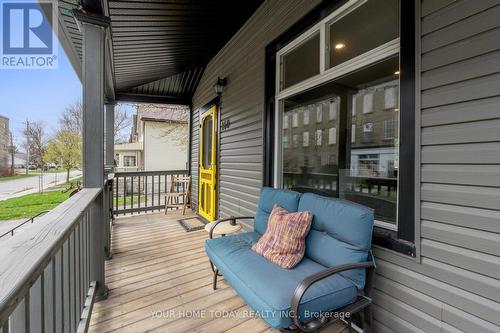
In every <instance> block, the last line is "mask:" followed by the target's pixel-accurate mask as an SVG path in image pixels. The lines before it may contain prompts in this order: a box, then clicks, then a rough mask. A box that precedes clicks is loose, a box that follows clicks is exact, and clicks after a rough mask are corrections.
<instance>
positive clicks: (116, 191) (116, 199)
mask: <svg viewBox="0 0 500 333" xmlns="http://www.w3.org/2000/svg"><path fill="white" fill-rule="evenodd" d="M119 182H120V178H119V177H115V180H114V183H115V184H113V185H114V187H115V207H113V208H114V209H113V213H114V212H115V211H117V210H118V183H119Z"/></svg>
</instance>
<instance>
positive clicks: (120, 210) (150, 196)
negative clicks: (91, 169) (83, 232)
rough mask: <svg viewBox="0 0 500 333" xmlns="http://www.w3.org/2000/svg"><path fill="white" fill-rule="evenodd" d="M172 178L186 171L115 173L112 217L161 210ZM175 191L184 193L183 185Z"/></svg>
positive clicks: (186, 174) (184, 173) (186, 172)
mask: <svg viewBox="0 0 500 333" xmlns="http://www.w3.org/2000/svg"><path fill="white" fill-rule="evenodd" d="M174 176H188V171H187V170H169V171H132V172H116V173H115V174H114V179H113V213H114V215H119V214H128V213H136V212H148V211H155V210H161V209H163V208H164V207H165V193H167V192H168V191H169V190H170V187H171V184H172V179H173V177H174ZM179 186H181V187H180V188H176V189H175V191H185V190H186V189H185V188H182V186H185V184H181V185H179Z"/></svg>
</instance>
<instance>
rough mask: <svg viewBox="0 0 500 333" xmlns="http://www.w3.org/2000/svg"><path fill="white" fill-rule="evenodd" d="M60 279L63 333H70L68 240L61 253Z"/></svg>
mask: <svg viewBox="0 0 500 333" xmlns="http://www.w3.org/2000/svg"><path fill="white" fill-rule="evenodd" d="M62 254H63V256H62V261H61V262H62V268H63V270H62V279H63V303H62V312H63V316H64V317H63V332H70V322H71V318H70V316H71V314H70V313H71V311H70V284H69V279H70V274H69V272H70V270H69V254H70V252H69V240H67V241H66V242H65V243H64V245H63V252H62Z"/></svg>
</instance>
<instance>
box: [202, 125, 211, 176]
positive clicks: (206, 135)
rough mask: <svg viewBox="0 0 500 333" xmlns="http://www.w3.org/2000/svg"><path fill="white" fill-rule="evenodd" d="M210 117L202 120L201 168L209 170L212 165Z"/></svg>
mask: <svg viewBox="0 0 500 333" xmlns="http://www.w3.org/2000/svg"><path fill="white" fill-rule="evenodd" d="M212 126H213V121H212V117H211V116H209V117H206V118H205V119H204V120H203V159H202V163H203V167H204V168H209V167H210V165H211V164H212Z"/></svg>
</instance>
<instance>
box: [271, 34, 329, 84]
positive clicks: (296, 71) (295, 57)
mask: <svg viewBox="0 0 500 333" xmlns="http://www.w3.org/2000/svg"><path fill="white" fill-rule="evenodd" d="M319 44H320V38H319V32H318V33H315V34H314V35H313V36H311V37H309V38H307V39H306V40H305V41H303V42H301V43H299V45H297V46H295V45H294V46H293V47H291V50H289V51H288V52H287V53H285V54H283V55H282V56H281V57H280V59H281V62H280V65H281V75H280V85H279V86H280V88H282V89H284V88H288V87H290V86H293V85H294V84H297V83H299V82H301V81H303V80H305V79H307V78H310V77H312V76H314V75H316V74H319ZM304 63H307V64H308V65H307V66H303V64H304Z"/></svg>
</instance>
